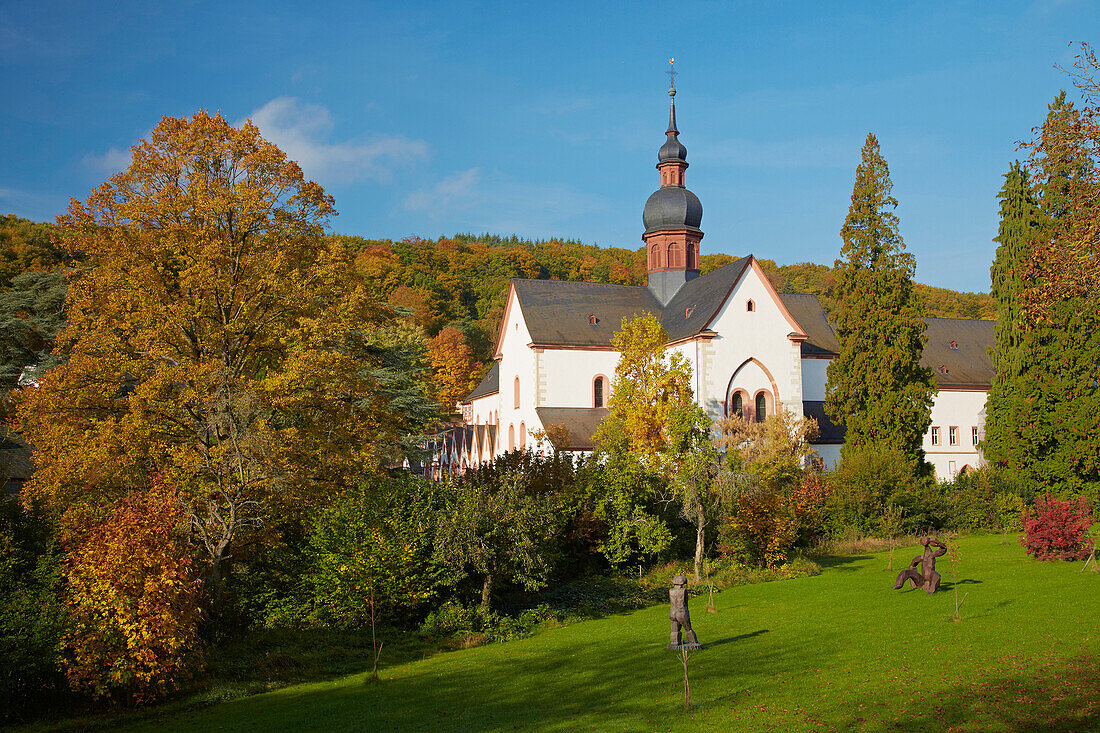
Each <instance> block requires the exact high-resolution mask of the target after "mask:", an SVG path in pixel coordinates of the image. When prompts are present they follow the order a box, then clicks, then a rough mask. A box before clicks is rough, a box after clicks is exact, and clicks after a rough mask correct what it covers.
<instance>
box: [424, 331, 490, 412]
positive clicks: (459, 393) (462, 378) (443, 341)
mask: <svg viewBox="0 0 1100 733" xmlns="http://www.w3.org/2000/svg"><path fill="white" fill-rule="evenodd" d="M429 353H430V355H431V361H432V375H433V378H432V381H433V382H434V384H435V389H436V399H437V400H438V402H439V404H440V406H441V407H442V408H443V411H444V412H446V413H448V414H449V413H451V412H454V411H455V409H454V408H455V404H456V403H457V402H458V401H459V400H461V399H463V398H464V397H465V396H466V395H468V394H470V391H471V390H472V389H473V388H474V387H475V386H477V384H476V382H475V381H474V379H473V377H474V376H475V374H476V373H477V371H479V370H478V367H477V365H476V364H475V363H474V360H473V354H472V353H471V351H470V346H469V345H468V344H467V343H466V335H465V334H464V333H462V331H461V329H458V328H455V327H454V326H447V327H446V328H444V329H443V330H441V331H440V332H439V334H438V335H437V336H436V337H435V338H433V339H432V340H431V341H430V342H429Z"/></svg>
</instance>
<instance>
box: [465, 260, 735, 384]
mask: <svg viewBox="0 0 1100 733" xmlns="http://www.w3.org/2000/svg"><path fill="white" fill-rule="evenodd" d="M748 263H749V258H748V257H742V258H741V259H739V260H737V261H736V262H732V263H730V264H728V265H726V266H725V267H720V268H718V269H717V270H715V271H714V272H710V273H707V274H706V275H702V276H700V277H697V278H695V279H693V280H689V281H688V282H687V283H685V284H684V286H683V287H682V288H680V291H679V292H678V293H676V295H675V296H673V298H672V300H671V301H669V303H668V305H667V306H665V307H663V308H662V307H661V303H660V301H658V300H657V298H655V297H654V296H653V293H652V292H650V290H649V288H646V287H640V286H636V285H610V284H608V283H584V282H573V281H565V280H513V281H512V283H513V284H514V286H515V288H516V297H517V298H518V299H519V305H520V308H521V309H522V311H523V318H524V321H525V322H526V324H527V329H528V331H529V332H530V333H531V340H532V341H533V342H534V343H536V344H556V345H564V346H603V347H606V346H608V345H610V343H611V336H612V335H613V334H614V333H615V332H616V331H618V330H619V329H621V328H622V321H623V318H630V317H632V316H636V315H640V314H642V313H653V314H654V315H656V316H657V317H658V318H659V319H660V321H661V323H662V324H663V325H664V327H665V330H667V331H668V335H669V338H670V339H671V340H673V341H676V340H678V339H682V338H686V337H688V336H693V335H695V334H697V333H699V332H700V331H702V330H703V329H704V327H705V326H706V324H707V322H708V321H710V319H711V318H713V317H714V316H715V315H717V313H718V310H719V309H720V308H721V307H722V304H723V303H724V302H725V300H726V296H727V295H729V292H730V290H731V289H732V288H733V285H734V283H736V282H737V279H738V278H739V277H741V273H742V272H744V270H745V267H746V266H747V265H748ZM689 308H691V309H692V310H691V313H690V315H689V314H688V309H689ZM593 315H594V316H596V321H597V322H596V324H595V325H592V324H591V323H590V322H589V316H593ZM479 389H480V387H479ZM475 391H476V390H475ZM471 398H472V396H471ZM468 399H470V398H468Z"/></svg>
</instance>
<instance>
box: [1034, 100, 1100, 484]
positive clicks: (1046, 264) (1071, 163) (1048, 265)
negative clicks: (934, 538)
mask: <svg viewBox="0 0 1100 733" xmlns="http://www.w3.org/2000/svg"><path fill="white" fill-rule="evenodd" d="M1086 122H1087V119H1086V118H1085V117H1084V116H1083V114H1082V111H1081V110H1078V109H1076V108H1075V107H1074V105H1073V104H1072V103H1071V102H1067V101H1066V95H1065V92H1062V93H1060V94H1059V95H1058V96H1057V97H1056V98H1055V99H1054V101H1053V102H1052V103H1051V104H1050V105H1049V107H1048V112H1047V118H1046V120H1045V122H1044V123H1043V127H1042V129H1041V136H1040V138H1039V140H1038V141H1037V143H1036V145H1035V153H1034V154H1033V156H1032V160H1033V162H1034V164H1035V165H1036V167H1037V169H1038V173H1039V176H1038V183H1037V187H1036V188H1037V193H1038V197H1037V198H1038V205H1039V212H1040V232H1039V235H1038V236H1037V237H1036V247H1035V249H1034V250H1033V251H1032V252H1030V253H1029V254H1030V262H1029V265H1030V267H1029V269H1028V271H1027V273H1028V275H1027V276H1028V277H1029V278H1030V282H1028V283H1027V285H1028V291H1027V293H1026V296H1027V297H1029V298H1031V300H1032V303H1031V305H1032V307H1031V308H1030V309H1026V313H1025V316H1024V319H1023V328H1024V330H1025V331H1027V335H1026V336H1025V337H1024V339H1023V341H1024V343H1025V344H1026V351H1025V359H1026V363H1025V364H1024V366H1023V367H1022V368H1023V369H1024V370H1025V372H1026V374H1027V380H1026V381H1025V382H1024V387H1025V390H1024V396H1025V398H1026V399H1027V400H1029V402H1028V405H1027V407H1028V410H1029V412H1028V414H1029V415H1030V417H1031V418H1032V420H1031V424H1030V425H1029V429H1030V434H1029V435H1024V436H1022V438H1023V439H1026V440H1027V441H1028V442H1029V444H1030V447H1029V449H1028V450H1029V451H1030V453H1026V454H1025V455H1024V458H1025V459H1026V461H1025V462H1024V464H1023V465H1021V466H1020V470H1021V472H1022V474H1023V475H1024V476H1025V477H1026V478H1028V479H1030V480H1032V481H1033V482H1035V483H1036V484H1037V485H1038V486H1040V487H1041V488H1043V489H1055V490H1058V491H1061V492H1065V493H1079V492H1082V491H1084V492H1087V493H1090V494H1091V496H1092V499H1093V501H1094V502H1096V501H1097V500H1098V499H1100V388H1098V383H1100V313H1098V312H1097V296H1096V293H1097V285H1096V283H1095V281H1093V284H1092V285H1091V286H1085V287H1077V286H1072V287H1071V286H1067V285H1066V282H1065V281H1066V278H1065V277H1064V274H1065V273H1064V268H1066V267H1071V268H1072V267H1073V266H1075V265H1076V264H1077V263H1076V262H1075V260H1078V259H1081V258H1082V257H1086V258H1087V257H1088V256H1089V255H1088V254H1087V253H1088V252H1089V247H1088V246H1086V243H1085V242H1084V241H1083V238H1087V237H1088V236H1090V234H1089V232H1090V231H1091V230H1092V228H1093V227H1094V226H1095V224H1094V222H1091V221H1087V220H1086V219H1087V218H1088V217H1087V215H1085V216H1084V217H1083V216H1082V214H1083V211H1084V209H1081V210H1078V207H1081V206H1082V205H1085V204H1087V202H1088V201H1089V200H1091V199H1093V198H1094V197H1095V196H1096V195H1097V194H1096V189H1095V185H1094V183H1093V182H1094V181H1095V178H1096V171H1095V168H1094V165H1095V161H1094V160H1092V158H1091V156H1090V154H1089V153H1088V151H1087V148H1084V147H1082V145H1081V144H1080V141H1079V139H1078V138H1080V136H1081V135H1082V132H1081V131H1082V127H1083V126H1085V125H1084V123H1086ZM1037 297H1038V298H1040V299H1041V300H1042V301H1043V302H1042V304H1041V305H1042V307H1041V308H1037V307H1035V305H1036V304H1035V302H1034V301H1035V299H1036V298H1037Z"/></svg>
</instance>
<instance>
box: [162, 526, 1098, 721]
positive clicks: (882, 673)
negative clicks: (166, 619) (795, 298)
mask: <svg viewBox="0 0 1100 733" xmlns="http://www.w3.org/2000/svg"><path fill="white" fill-rule="evenodd" d="M960 548H961V561H960V563H959V585H958V587H959V591H960V593H959V596H960V598H961V597H962V594H963V593H964V592H966V593H969V598H968V599H967V600H966V603H965V605H964V606H963V620H962V621H961V622H958V623H954V622H950V621H948V620H947V619H948V618H949V617H950V616H951V613H952V611H953V610H954V591H953V588H952V586H951V565H950V563H949V562H948V561H947V558H946V557H944V558H942V559H941V561H940V570H941V572H942V573H943V576H944V584H943V587H942V589H941V592H939V593H937V594H936V595H934V596H931V597H929V596H927V595H926V594H924V593H923V592H920V591H914V590H905V591H892V590H891V586H892V585H893V580H894V573H887V572H884V568H885V566H886V558H885V555H872V556H858V557H847V558H835V559H832V560H828V561H826V563H825V565H826V567H825V572H824V573H823V574H822V575H820V576H817V577H812V578H801V579H796V580H790V581H782V582H775V583H765V584H760V585H755V586H747V587H742V588H737V589H734V590H729V591H726V592H724V593H722V594H720V595H719V596H717V597H716V605H717V606H718V608H719V613H718V614H707V613H703V607H704V605H705V602H704V601H703V600H702V599H701V598H696V599H694V601H693V603H692V606H693V609H694V615H693V619H694V621H695V627H696V629H697V631H698V633H699V637H700V639H701V640H702V641H703V642H704V643H705V645H706V646H705V648H704V649H703V650H702V651H700V652H697V653H695V654H694V655H693V656H692V667H691V679H692V696H693V698H694V700H695V703H696V706H695V709H694V710H693V711H691V712H690V713H682V712H681V710H680V695H681V690H680V677H681V671H680V669H679V667H678V662H677V660H676V659H675V658H674V654H673V653H672V652H670V651H667V650H666V649H665V648H664V646H665V644H666V643H667V629H668V621H667V618H668V617H667V608H666V607H654V608H649V609H646V610H643V611H638V612H635V613H631V614H624V615H620V616H615V617H610V618H606V619H602V620H598V621H592V622H587V623H582V624H577V625H575V626H571V627H568V628H560V629H553V630H550V631H547V632H545V633H543V634H540V635H538V636H536V637H532V638H529V639H524V640H520V641H515V642H511V643H507V644H496V645H490V646H485V647H480V648H475V649H471V650H468V651H461V652H455V653H451V654H444V655H439V656H436V657H434V658H431V659H427V660H424V661H421V662H414V663H409V664H405V665H401V666H397V667H392V668H388V669H385V670H383V673H382V677H383V681H382V682H381V683H379V684H374V685H364V679H365V675H355V676H351V677H347V678H344V679H340V680H336V681H333V682H327V683H321V684H309V685H300V686H297V687H291V688H287V689H284V690H280V691H277V692H272V693H268V694H264V695H258V696H255V697H250V698H246V699H241V700H236V701H232V702H228V703H224V704H221V705H218V706H215V707H211V708H206V709H203V710H199V711H195V712H193V713H187V714H184V715H177V716H174V717H170V718H166V719H156V718H154V719H150V720H149V721H147V722H146V723H144V724H143V725H144V728H145V729H149V730H157V731H171V730H195V729H199V730H215V729H217V730H221V731H234V730H259V729H282V730H287V729H294V730H326V731H338V730H414V731H421V730H422V731H428V730H462V731H465V730H469V731H473V730H478V731H480V730H513V729H542V730H601V731H607V730H647V731H648V730H665V729H675V730H695V729H699V730H702V729H709V728H715V729H719V730H721V729H726V730H729V729H731V728H732V729H737V730H803V729H810V730H821V729H824V730H834V729H842V730H848V729H854V730H944V729H946V728H949V727H951V726H957V727H953V728H951V729H952V730H981V731H986V730H1011V731H1016V730H1048V729H1049V730H1056V729H1065V730H1090V729H1100V634H1098V630H1100V629H1098V627H1097V609H1098V608H1100V606H1098V604H1097V590H1098V589H1100V574H1094V573H1081V572H1078V570H1079V568H1080V563H1075V564H1067V563H1039V562H1036V561H1032V560H1030V559H1028V558H1027V557H1026V556H1025V555H1024V553H1023V550H1022V549H1021V547H1020V546H1019V544H1018V543H1016V542H1015V541H1014V540H1013V539H1012V538H1010V539H1009V541H1008V543H1007V544H1006V543H1005V542H1004V540H1003V539H1002V537H1001V536H999V535H997V536H980V537H968V538H962V540H961V541H960ZM914 554H916V548H907V549H905V550H899V551H898V553H897V554H896V555H895V559H894V568H895V571H896V570H897V568H898V565H899V564H901V563H904V561H905V560H907V559H908V558H910V557H912V556H913V555H914Z"/></svg>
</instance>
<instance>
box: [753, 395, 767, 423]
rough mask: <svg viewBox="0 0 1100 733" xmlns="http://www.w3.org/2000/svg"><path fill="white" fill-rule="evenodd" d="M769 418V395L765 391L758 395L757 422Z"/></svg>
mask: <svg viewBox="0 0 1100 733" xmlns="http://www.w3.org/2000/svg"><path fill="white" fill-rule="evenodd" d="M767 419H768V397H767V395H765V394H764V393H763V392H758V393H757V395H756V422H764V421H765V420H767Z"/></svg>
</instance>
